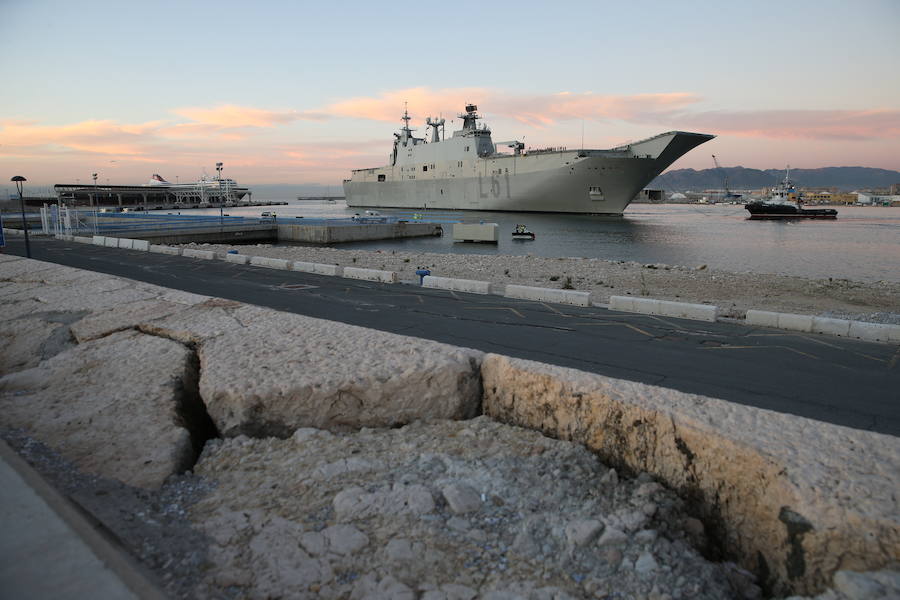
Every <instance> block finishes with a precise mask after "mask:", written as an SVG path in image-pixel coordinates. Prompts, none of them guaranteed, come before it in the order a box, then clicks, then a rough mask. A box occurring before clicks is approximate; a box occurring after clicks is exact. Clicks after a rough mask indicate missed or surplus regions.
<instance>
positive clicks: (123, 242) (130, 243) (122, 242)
mask: <svg viewBox="0 0 900 600" xmlns="http://www.w3.org/2000/svg"><path fill="white" fill-rule="evenodd" d="M118 247H119V248H125V249H126V250H132V249H133V248H134V240H132V239H131V238H119V246H118Z"/></svg>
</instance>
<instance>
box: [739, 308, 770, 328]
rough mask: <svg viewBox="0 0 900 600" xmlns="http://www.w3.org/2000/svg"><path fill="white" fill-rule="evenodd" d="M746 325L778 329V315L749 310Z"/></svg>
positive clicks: (766, 311)
mask: <svg viewBox="0 0 900 600" xmlns="http://www.w3.org/2000/svg"><path fill="white" fill-rule="evenodd" d="M746 323H747V325H756V326H758V327H778V313H777V312H771V311H768V310H754V309H752V308H751V309H750V310H748V311H747V317H746Z"/></svg>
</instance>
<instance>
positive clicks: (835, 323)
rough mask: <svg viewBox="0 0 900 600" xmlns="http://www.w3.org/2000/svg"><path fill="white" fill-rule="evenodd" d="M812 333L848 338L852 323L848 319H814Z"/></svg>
mask: <svg viewBox="0 0 900 600" xmlns="http://www.w3.org/2000/svg"><path fill="white" fill-rule="evenodd" d="M812 332H813V333H826V334H828V335H840V336H844V337H846V336H847V335H848V334H849V333H850V321H848V320H847V319H828V318H826V317H813V323H812Z"/></svg>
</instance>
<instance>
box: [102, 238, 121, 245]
mask: <svg viewBox="0 0 900 600" xmlns="http://www.w3.org/2000/svg"><path fill="white" fill-rule="evenodd" d="M103 242H104V244H103V245H104V246H106V247H107V248H118V247H119V238H114V237H105V238H103Z"/></svg>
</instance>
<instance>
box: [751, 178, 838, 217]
mask: <svg viewBox="0 0 900 600" xmlns="http://www.w3.org/2000/svg"><path fill="white" fill-rule="evenodd" d="M790 174H791V168H790V167H788V168H787V172H786V173H785V176H784V181H782V182H781V185H779V186H778V187H777V188H775V189H774V190H772V195H771V196H769V197H768V198H766V199H765V200H756V201H753V202H748V203H747V204H746V205H744V208H746V209H747V212H749V213H750V218H751V219H836V218H837V214H838V213H837V211H836V210H835V209H833V208H803V205H802V203H801V200H799V199H798V200H797V201H796V202H794V201H792V200H791V199H790V197H791V195H792V194H795V193H796V192H795V190H794V185H793V183H791V180H790Z"/></svg>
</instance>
